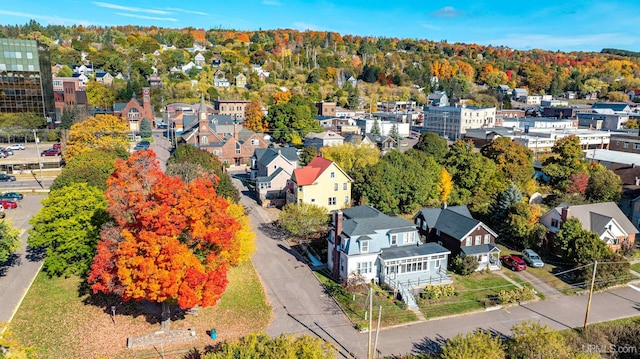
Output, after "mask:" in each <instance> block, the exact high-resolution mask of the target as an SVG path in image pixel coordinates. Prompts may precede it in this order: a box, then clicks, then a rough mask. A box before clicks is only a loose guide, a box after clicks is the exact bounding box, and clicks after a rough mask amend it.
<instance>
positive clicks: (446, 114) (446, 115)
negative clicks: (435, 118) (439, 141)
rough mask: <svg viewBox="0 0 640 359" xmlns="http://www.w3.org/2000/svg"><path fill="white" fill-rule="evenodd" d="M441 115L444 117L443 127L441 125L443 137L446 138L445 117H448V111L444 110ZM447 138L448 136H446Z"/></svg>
mask: <svg viewBox="0 0 640 359" xmlns="http://www.w3.org/2000/svg"><path fill="white" fill-rule="evenodd" d="M442 117H443V118H444V127H443V134H444V138H447V117H449V112H448V111H445V112H444V113H443V114H442ZM447 139H448V138H447Z"/></svg>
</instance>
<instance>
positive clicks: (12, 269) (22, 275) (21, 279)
mask: <svg viewBox="0 0 640 359" xmlns="http://www.w3.org/2000/svg"><path fill="white" fill-rule="evenodd" d="M45 197H46V196H45V195H40V194H39V195H25V197H24V199H23V200H22V201H20V202H19V203H18V208H16V209H7V210H5V211H6V213H7V217H6V219H5V220H7V221H9V222H10V223H11V225H12V226H14V227H16V228H19V229H20V230H21V231H22V232H23V233H22V236H21V239H22V248H21V249H20V251H18V252H17V253H14V255H13V256H12V257H11V258H9V260H8V261H7V262H6V263H3V264H0V303H2V305H0V322H9V321H11V319H12V318H13V315H14V313H15V311H16V310H17V309H18V307H19V306H20V303H21V302H22V299H23V298H24V296H25V295H26V294H27V291H28V290H29V287H30V286H31V283H32V282H33V280H34V279H35V277H36V275H37V274H38V272H39V271H40V267H41V266H42V260H41V259H40V257H39V256H37V255H35V254H34V253H32V252H31V251H29V249H28V247H27V238H28V236H29V234H28V229H29V228H31V225H30V224H29V220H30V219H31V217H32V216H33V215H35V214H36V213H38V211H39V210H40V208H41V207H42V205H41V204H40V201H41V200H42V199H43V198H45Z"/></svg>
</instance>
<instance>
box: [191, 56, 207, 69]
mask: <svg viewBox="0 0 640 359" xmlns="http://www.w3.org/2000/svg"><path fill="white" fill-rule="evenodd" d="M193 61H194V62H195V64H196V66H198V67H202V66H204V65H205V64H206V61H205V58H204V55H203V54H201V53H198V54H197V55H196V56H195V57H194V58H193Z"/></svg>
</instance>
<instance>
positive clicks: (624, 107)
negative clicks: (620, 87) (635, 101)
mask: <svg viewBox="0 0 640 359" xmlns="http://www.w3.org/2000/svg"><path fill="white" fill-rule="evenodd" d="M591 109H593V110H601V109H609V110H611V111H613V112H625V113H629V112H631V107H629V105H628V104H627V103H625V102H596V103H594V104H593V106H591Z"/></svg>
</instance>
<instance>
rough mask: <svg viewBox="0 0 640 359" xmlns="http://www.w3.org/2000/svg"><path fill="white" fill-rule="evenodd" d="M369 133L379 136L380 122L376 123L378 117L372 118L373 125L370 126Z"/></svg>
mask: <svg viewBox="0 0 640 359" xmlns="http://www.w3.org/2000/svg"><path fill="white" fill-rule="evenodd" d="M371 133H372V134H374V135H378V136H380V134H381V131H380V124H379V123H378V119H377V118H376V119H375V120H373V127H371Z"/></svg>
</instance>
